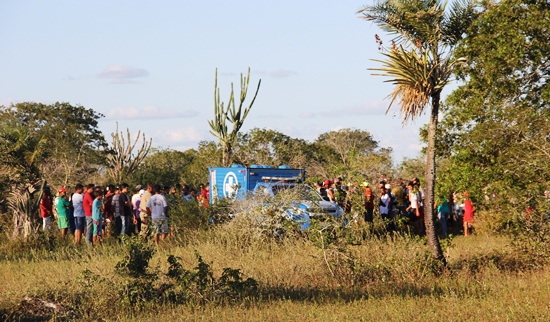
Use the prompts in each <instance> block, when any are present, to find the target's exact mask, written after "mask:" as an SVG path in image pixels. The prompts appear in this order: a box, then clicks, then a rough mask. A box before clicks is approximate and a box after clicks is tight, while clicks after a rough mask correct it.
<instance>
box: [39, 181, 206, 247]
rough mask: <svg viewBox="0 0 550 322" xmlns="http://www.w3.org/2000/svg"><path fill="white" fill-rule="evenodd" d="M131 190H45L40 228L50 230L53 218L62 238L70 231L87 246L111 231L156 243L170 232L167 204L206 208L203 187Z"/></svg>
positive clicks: (91, 187)
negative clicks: (188, 203)
mask: <svg viewBox="0 0 550 322" xmlns="http://www.w3.org/2000/svg"><path fill="white" fill-rule="evenodd" d="M178 188H180V189H178ZM133 190H134V191H133V194H132V195H131V196H130V187H129V185H128V184H126V183H123V184H121V185H120V186H114V185H108V186H107V187H105V188H102V187H100V186H97V185H94V184H88V185H86V186H84V185H82V184H80V183H79V184H77V185H76V186H75V187H74V191H73V192H72V193H71V194H70V195H69V194H68V191H67V189H66V188H64V187H61V188H59V189H57V194H56V196H53V195H52V192H51V189H50V188H45V189H44V193H43V194H42V197H41V200H40V215H41V217H42V228H43V229H44V230H49V229H50V228H51V224H52V220H53V219H54V218H55V219H56V220H57V226H58V228H59V231H60V233H61V237H62V238H65V236H66V235H67V234H68V232H70V233H71V234H73V235H74V241H75V244H77V245H79V244H81V241H82V238H84V239H85V241H86V243H87V244H90V245H99V244H101V239H102V237H103V236H105V235H106V234H108V233H109V232H111V231H112V232H114V235H115V236H124V235H131V234H136V235H140V236H142V237H143V238H145V239H148V238H149V237H150V236H152V237H153V240H154V242H155V243H158V242H159V238H160V239H164V238H165V237H166V236H167V234H168V232H169V228H168V215H169V203H170V202H173V201H174V199H175V198H177V199H181V200H185V201H192V200H196V201H197V202H198V203H199V204H200V205H202V206H203V207H207V206H208V200H209V189H208V186H205V185H202V184H201V185H200V186H199V192H198V193H197V192H196V191H195V190H192V189H191V188H190V187H189V186H188V185H183V186H181V187H168V186H162V185H158V184H157V185H153V184H147V185H146V186H145V187H142V186H141V185H137V186H136V187H135V188H134V189H133Z"/></svg>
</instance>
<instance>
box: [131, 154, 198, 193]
mask: <svg viewBox="0 0 550 322" xmlns="http://www.w3.org/2000/svg"><path fill="white" fill-rule="evenodd" d="M195 154H196V151H195V150H187V151H184V152H181V151H176V150H172V149H152V150H151V153H149V155H148V156H147V157H146V158H145V159H143V161H142V162H141V164H140V165H139V167H138V169H137V170H136V171H135V172H134V173H133V174H132V175H131V176H130V179H129V180H128V181H129V182H131V183H132V184H134V183H135V184H147V183H153V184H155V183H159V184H163V185H169V186H175V185H177V184H181V183H185V179H184V174H185V170H186V168H187V167H189V165H190V164H191V163H192V162H193V159H194V158H195ZM205 171H206V170H205Z"/></svg>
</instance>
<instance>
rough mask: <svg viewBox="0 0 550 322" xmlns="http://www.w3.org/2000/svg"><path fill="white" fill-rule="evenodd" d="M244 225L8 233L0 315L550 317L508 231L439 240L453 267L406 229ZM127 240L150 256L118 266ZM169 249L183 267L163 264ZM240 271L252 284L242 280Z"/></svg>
mask: <svg viewBox="0 0 550 322" xmlns="http://www.w3.org/2000/svg"><path fill="white" fill-rule="evenodd" d="M241 228H242V227H238V226H237V225H235V224H232V223H229V224H226V225H222V226H218V227H216V228H213V229H209V230H207V231H192V232H189V231H187V232H185V233H182V232H180V233H179V234H178V236H173V237H171V238H169V239H168V240H167V241H165V242H164V243H162V244H161V245H159V246H158V247H157V246H153V245H151V244H147V245H142V244H140V243H139V242H138V241H135V242H133V241H132V242H130V241H128V242H127V243H126V244H125V245H121V244H120V243H118V242H115V241H114V240H111V241H109V240H107V241H106V242H105V243H104V245H102V246H100V247H87V246H81V247H75V246H73V245H72V244H71V242H70V241H69V240H59V239H58V238H57V237H56V236H46V235H41V237H40V238H36V239H34V240H32V241H29V242H26V243H24V242H21V241H5V242H3V243H2V244H0V317H1V318H2V319H5V320H14V321H21V320H24V321H42V320H45V321H48V320H50V319H56V320H94V321H95V320H106V321H117V320H120V321H122V320H129V319H132V320H137V321H158V320H166V321H171V320H223V321H243V320H247V321H248V320H251V321H259V320H263V321H280V320H300V321H327V320H329V321H331V320H333V321H341V320H365V321H371V320H383V321H394V320H395V321H403V320H410V321H420V320H422V321H426V320H429V321H436V320H440V321H441V320H444V321H465V320H472V321H479V320H484V321H531V320H538V321H545V320H550V313H549V312H550V307H549V306H550V274H549V273H550V272H549V267H546V266H544V265H535V264H534V262H532V261H531V260H530V259H529V258H528V257H525V256H523V255H521V254H518V253H516V252H514V249H513V248H512V247H511V245H510V240H509V239H508V238H507V237H502V236H495V235H473V236H470V237H467V238H466V237H463V236H458V237H455V238H453V239H452V240H446V241H444V246H445V249H446V257H447V259H448V265H447V267H442V266H441V265H440V264H439V263H438V262H435V261H434V260H432V259H431V257H430V255H429V252H428V250H427V246H426V242H425V240H424V239H423V238H419V237H415V236H410V235H408V234H406V233H400V234H396V235H394V236H392V237H389V236H384V235H382V236H379V235H375V234H369V233H366V232H365V230H364V229H363V228H362V227H356V228H350V230H351V231H344V232H343V233H340V234H339V235H338V236H337V237H335V238H332V239H331V238H330V235H324V237H323V238H318V237H316V235H315V233H314V232H311V233H310V235H308V236H301V235H299V236H294V235H293V236H289V237H287V238H285V239H283V240H276V239H273V238H266V237H265V236H262V235H261V234H255V233H254V232H252V231H250V230H246V229H241ZM321 235H322V234H321V233H319V236H321ZM333 237H334V236H333ZM16 243H17V244H16ZM130 244H132V245H134V246H135V247H137V248H135V249H146V250H150V255H152V257H151V258H150V260H149V261H145V262H146V264H145V265H141V267H140V266H139V265H138V267H137V268H135V267H134V268H132V269H127V268H128V267H130V266H129V265H126V266H124V265H125V264H124V263H126V264H128V263H129V262H128V261H126V262H124V259H127V260H130V259H132V258H133V259H134V260H135V259H136V258H137V257H139V255H140V254H142V253H140V252H139V251H137V253H136V251H135V249H134V252H133V253H132V254H133V255H130V253H131V251H130V246H129V245H130ZM145 253H147V252H145ZM196 253H198V254H200V256H201V258H202V260H203V264H204V265H206V266H204V265H203V266H201V265H200V264H199V263H200V262H198V260H197V255H196ZM136 254H137V255H136ZM145 257H147V256H145ZM169 258H173V259H177V263H178V264H179V265H180V266H177V265H171V264H169V262H168V260H169ZM140 261H141V262H140ZM130 262H131V261H130ZM121 263H122V264H121ZM137 263H141V264H143V258H141V257H140V258H138V261H137ZM117 264H118V265H117ZM178 267H179V268H178ZM201 267H202V268H201ZM224 268H232V269H239V271H238V273H240V275H238V276H239V277H238V278H236V279H231V278H230V279H229V282H228V281H227V280H224V279H223V278H221V276H222V275H223V272H224ZM124 269H126V271H124ZM140 269H141V271H139V270H140ZM178 269H179V271H178ZM136 270H137V271H139V272H138V273H137V274H134V275H132V274H133V273H136ZM176 271H177V272H179V273H177V272H176ZM132 272H133V273H132ZM170 272H172V273H170ZM174 272H176V273H174ZM201 272H202V273H205V274H204V276H202V275H201ZM208 272H210V273H211V274H212V275H211V276H210V275H208ZM233 272H235V271H233ZM247 278H251V279H253V280H254V282H255V283H252V284H250V285H249V284H246V283H244V281H245V280H246V279H247ZM48 305H49V306H54V305H55V306H56V308H51V307H48Z"/></svg>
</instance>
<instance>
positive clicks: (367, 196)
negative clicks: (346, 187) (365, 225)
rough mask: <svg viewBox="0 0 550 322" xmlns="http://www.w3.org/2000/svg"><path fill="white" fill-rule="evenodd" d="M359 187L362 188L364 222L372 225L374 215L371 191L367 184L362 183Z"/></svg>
mask: <svg viewBox="0 0 550 322" xmlns="http://www.w3.org/2000/svg"><path fill="white" fill-rule="evenodd" d="M361 187H362V188H363V194H364V204H365V213H364V214H365V222H370V223H372V221H373V218H374V217H373V214H374V195H373V193H372V189H371V188H370V186H369V183H368V182H366V181H365V182H363V183H362V184H361Z"/></svg>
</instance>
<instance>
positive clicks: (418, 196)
mask: <svg viewBox="0 0 550 322" xmlns="http://www.w3.org/2000/svg"><path fill="white" fill-rule="evenodd" d="M315 187H316V189H317V192H318V193H319V195H321V197H322V198H323V199H324V200H327V201H331V202H335V203H337V204H338V205H340V207H342V208H343V209H344V212H345V213H346V214H350V213H351V214H352V215H353V214H355V216H358V215H359V214H361V215H362V217H363V219H364V221H365V222H366V223H372V222H373V220H374V209H375V207H378V210H379V212H378V213H379V214H380V216H381V218H382V219H383V220H384V222H385V223H386V229H387V230H388V231H390V232H391V231H393V230H395V228H396V225H395V222H396V218H399V217H401V218H406V219H407V223H408V224H410V225H411V226H412V227H413V228H414V230H415V232H416V233H418V234H421V233H423V232H424V230H425V227H424V196H425V194H424V189H423V188H422V187H421V185H420V180H419V179H418V178H413V179H412V180H411V181H409V182H407V183H405V181H403V180H397V181H396V182H395V183H394V185H393V186H392V184H391V183H389V181H388V180H386V179H381V180H380V181H379V182H378V184H377V187H376V188H374V189H375V190H376V193H375V191H373V187H371V185H370V184H369V183H368V182H366V181H365V182H362V183H358V182H356V183H350V184H348V185H347V186H346V185H344V184H343V183H342V178H335V179H334V180H333V181H331V180H325V181H323V182H317V183H315ZM458 199H459V196H458V194H456V193H450V194H449V195H448V196H436V198H435V204H434V210H435V211H436V213H437V218H438V219H439V222H440V224H441V231H442V235H443V237H447V235H448V228H449V227H448V221H449V220H453V221H458V220H461V221H462V223H463V231H464V235H465V236H468V235H469V234H470V233H471V231H472V227H473V223H474V211H475V209H474V207H473V205H472V202H471V199H470V195H469V194H468V192H467V191H464V192H462V193H461V194H460V199H461V200H462V201H463V203H460V202H458Z"/></svg>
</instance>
